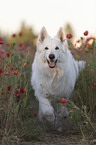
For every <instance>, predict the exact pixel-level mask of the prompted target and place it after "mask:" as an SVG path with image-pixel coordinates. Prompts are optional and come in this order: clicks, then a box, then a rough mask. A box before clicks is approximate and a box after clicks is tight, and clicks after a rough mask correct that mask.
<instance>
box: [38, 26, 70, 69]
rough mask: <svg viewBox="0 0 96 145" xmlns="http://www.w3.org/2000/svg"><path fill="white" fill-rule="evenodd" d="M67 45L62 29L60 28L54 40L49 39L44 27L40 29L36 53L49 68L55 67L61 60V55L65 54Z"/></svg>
mask: <svg viewBox="0 0 96 145" xmlns="http://www.w3.org/2000/svg"><path fill="white" fill-rule="evenodd" d="M67 49H68V44H67V40H66V35H65V34H64V31H63V28H60V29H59V31H58V33H57V35H56V36H55V37H54V38H50V36H49V35H48V33H47V31H46V29H45V27H43V28H42V29H41V32H40V35H39V37H38V41H37V52H38V54H39V56H40V58H41V59H42V61H43V63H44V64H45V65H46V66H49V67H50V68H55V66H56V65H57V64H58V63H60V62H61V61H62V60H61V58H62V54H64V53H66V51H67Z"/></svg>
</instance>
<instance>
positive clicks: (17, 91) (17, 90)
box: [16, 88, 21, 96]
mask: <svg viewBox="0 0 96 145" xmlns="http://www.w3.org/2000/svg"><path fill="white" fill-rule="evenodd" d="M20 93H21V92H20V89H17V88H16V95H17V96H19V95H20Z"/></svg>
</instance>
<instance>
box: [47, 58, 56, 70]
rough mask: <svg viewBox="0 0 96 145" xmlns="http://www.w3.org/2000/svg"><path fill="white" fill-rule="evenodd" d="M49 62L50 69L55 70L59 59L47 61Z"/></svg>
mask: <svg viewBox="0 0 96 145" xmlns="http://www.w3.org/2000/svg"><path fill="white" fill-rule="evenodd" d="M47 62H48V65H49V67H50V68H54V67H55V66H56V63H57V59H56V60H55V59H49V60H48V59H47Z"/></svg>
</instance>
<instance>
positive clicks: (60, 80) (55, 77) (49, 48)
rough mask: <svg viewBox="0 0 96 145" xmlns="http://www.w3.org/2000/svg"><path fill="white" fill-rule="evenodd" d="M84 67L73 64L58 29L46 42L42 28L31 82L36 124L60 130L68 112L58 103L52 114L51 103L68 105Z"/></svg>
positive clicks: (78, 62)
mask: <svg viewBox="0 0 96 145" xmlns="http://www.w3.org/2000/svg"><path fill="white" fill-rule="evenodd" d="M85 64H86V62H85V61H75V59H74V58H73V56H72V54H71V52H70V50H69V49H68V43H67V39H66V35H65V33H64V31H63V28H60V29H59V31H58V33H57V35H56V36H55V37H54V38H50V36H49V35H48V33H47V31H46V29H45V27H43V28H42V29H41V32H40V35H39V37H38V41H37V51H36V54H35V58H34V62H33V65H32V78H31V84H32V86H33V89H34V90H35V96H36V98H37V99H38V101H39V119H40V120H43V119H46V120H47V121H49V122H51V123H52V122H55V126H58V130H61V128H62V125H61V124H62V123H61V122H62V119H63V118H64V117H65V116H67V115H68V111H67V109H66V107H65V105H63V104H62V103H61V106H60V108H59V109H57V114H56V113H55V110H54V108H53V106H52V101H55V100H56V99H57V98H64V97H65V99H66V101H68V99H69V98H70V95H71V93H72V91H73V89H74V86H75V83H76V79H77V78H78V75H79V71H81V70H82V69H84V68H85ZM58 110H59V113H58ZM59 118H60V119H59Z"/></svg>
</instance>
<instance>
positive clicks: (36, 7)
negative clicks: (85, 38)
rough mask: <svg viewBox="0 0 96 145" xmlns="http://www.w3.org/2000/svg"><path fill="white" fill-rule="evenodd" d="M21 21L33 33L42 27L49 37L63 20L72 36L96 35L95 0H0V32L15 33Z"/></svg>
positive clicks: (55, 31)
mask: <svg viewBox="0 0 96 145" xmlns="http://www.w3.org/2000/svg"><path fill="white" fill-rule="evenodd" d="M22 21H25V22H26V24H27V25H30V26H32V27H33V28H34V31H35V32H36V33H37V34H38V33H39V32H40V30H41V28H42V27H43V26H45V27H46V29H47V31H48V33H49V35H50V36H52V37H53V36H55V35H56V33H57V31H58V29H59V27H61V26H62V27H63V28H64V27H65V25H66V24H67V23H70V24H71V26H72V27H73V30H74V32H75V36H76V37H81V36H82V35H83V32H84V31H85V30H88V31H89V34H90V35H96V0H0V30H1V31H3V32H6V33H15V32H16V31H18V29H19V27H20V24H21V22H22Z"/></svg>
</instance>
